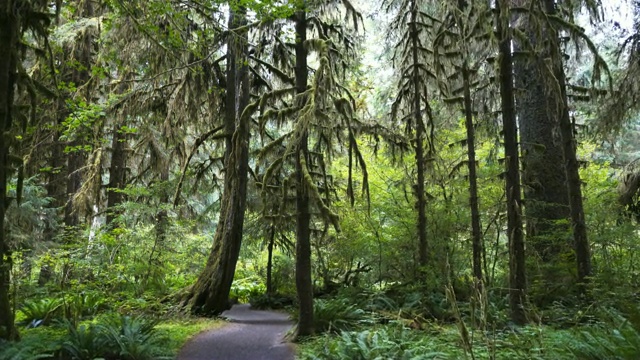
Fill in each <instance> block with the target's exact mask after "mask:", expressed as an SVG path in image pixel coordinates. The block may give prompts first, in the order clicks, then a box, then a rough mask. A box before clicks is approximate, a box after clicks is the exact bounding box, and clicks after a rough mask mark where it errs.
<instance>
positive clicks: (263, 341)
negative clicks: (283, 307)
mask: <svg viewBox="0 0 640 360" xmlns="http://www.w3.org/2000/svg"><path fill="white" fill-rule="evenodd" d="M222 316H223V317H225V318H227V319H229V320H230V321H231V322H232V323H231V324H229V325H227V326H225V327H223V328H221V329H215V330H210V331H205V332H203V333H201V334H199V335H196V336H195V337H194V338H193V339H191V340H190V341H189V342H187V344H186V345H185V346H184V347H183V348H182V350H180V353H179V354H178V358H177V359H178V360H218V359H219V360H293V358H294V351H293V347H292V346H291V345H290V344H287V343H284V342H283V337H284V335H285V334H286V333H287V331H289V329H291V327H292V326H293V322H292V321H291V320H289V316H288V315H287V314H282V313H277V312H273V311H259V310H251V309H250V308H249V305H244V304H243V305H234V306H233V307H232V308H231V310H228V311H225V312H224V313H222Z"/></svg>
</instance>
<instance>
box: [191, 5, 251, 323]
mask: <svg viewBox="0 0 640 360" xmlns="http://www.w3.org/2000/svg"><path fill="white" fill-rule="evenodd" d="M246 23H247V20H246V9H245V8H243V7H242V6H241V5H240V2H234V3H231V4H230V7H229V26H228V27H229V29H230V31H229V35H228V36H229V37H228V42H227V57H226V61H227V70H226V92H225V113H224V119H225V120H224V131H225V134H226V140H225V156H224V158H225V175H224V188H223V190H222V199H221V209H220V217H219V220H218V227H217V228H216V234H215V237H214V240H213V247H212V249H211V252H210V254H209V258H208V260H207V264H206V266H205V269H204V270H203V272H202V273H201V274H200V276H199V277H198V280H197V281H196V283H195V284H194V286H193V288H192V289H191V291H190V294H189V305H190V307H191V310H192V312H194V313H198V314H206V315H215V314H219V313H221V312H222V311H224V310H226V309H228V308H229V307H230V304H229V292H230V290H231V284H232V282H233V276H234V274H235V268H236V263H237V260H238V256H239V254H240V246H241V242H242V230H243V224H244V213H245V207H246V201H247V181H248V169H249V137H250V128H249V124H250V120H251V110H250V109H247V107H248V105H249V96H250V86H251V84H250V77H249V66H248V54H249V49H248V38H247V32H248V31H247V29H246V27H245V28H244V29H242V27H243V26H245V25H246ZM253 108H255V106H254V107H253Z"/></svg>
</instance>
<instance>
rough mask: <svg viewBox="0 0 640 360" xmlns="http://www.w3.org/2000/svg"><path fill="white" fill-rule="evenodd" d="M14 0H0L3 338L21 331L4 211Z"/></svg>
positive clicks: (0, 287) (13, 59) (15, 28)
mask: <svg viewBox="0 0 640 360" xmlns="http://www.w3.org/2000/svg"><path fill="white" fill-rule="evenodd" d="M14 6H15V5H12V1H6V0H0V49H5V50H4V51H5V54H4V55H3V56H0V137H1V138H0V339H4V340H16V339H17V338H18V332H17V330H16V327H15V325H14V319H13V311H12V309H11V300H10V299H11V297H10V289H11V266H12V262H11V249H10V248H9V244H8V243H7V239H6V238H5V226H4V222H5V214H6V210H7V208H8V207H9V201H10V200H9V199H8V198H7V184H8V182H9V177H10V175H9V171H10V167H11V163H10V158H9V149H10V148H9V146H10V144H9V141H10V135H9V134H10V130H11V125H12V121H13V119H12V109H13V98H14V90H15V83H16V78H17V74H16V66H17V53H16V51H17V50H16V44H18V40H19V39H18V29H19V28H20V26H19V24H18V18H16V15H15V14H14V11H16V9H14Z"/></svg>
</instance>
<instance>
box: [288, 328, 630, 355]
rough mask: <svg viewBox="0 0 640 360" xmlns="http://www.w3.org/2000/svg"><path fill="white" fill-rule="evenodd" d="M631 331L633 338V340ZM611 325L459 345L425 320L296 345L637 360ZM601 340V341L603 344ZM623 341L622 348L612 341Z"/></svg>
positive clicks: (317, 349) (531, 331)
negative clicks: (423, 324) (418, 325)
mask: <svg viewBox="0 0 640 360" xmlns="http://www.w3.org/2000/svg"><path fill="white" fill-rule="evenodd" d="M635 337H637V333H635V335H634V338H633V340H636V339H635ZM628 340H630V339H628V338H626V339H625V338H623V337H620V336H619V333H617V332H616V331H614V330H607V329H604V328H594V327H584V328H580V329H569V330H559V329H553V328H551V327H543V326H527V327H523V328H518V329H511V330H502V331H497V330H496V331H488V332H485V333H475V334H473V335H472V340H471V347H470V348H468V350H465V345H464V342H463V340H462V339H461V337H460V335H459V332H458V328H457V327H456V325H455V324H451V325H444V326H440V325H435V324H434V325H430V326H428V327H427V328H426V329H422V330H415V329H411V328H407V327H404V326H402V325H400V324H386V325H378V326H374V327H368V328H366V329H362V330H359V331H343V332H340V333H339V334H330V333H328V334H323V335H321V336H318V337H314V338H312V339H310V340H308V341H306V342H304V343H302V344H300V346H299V347H298V350H299V354H298V357H299V358H300V359H305V360H329V359H331V360H374V359H412V360H418V359H452V360H453V359H505V360H513V359H550V360H551V359H554V360H555V359H637V358H638V357H637V356H638V355H640V352H638V349H637V348H635V346H637V345H640V342H638V341H637V340H636V342H635V345H631V344H630V343H629V342H628ZM603 344H604V346H603ZM623 345H624V346H626V349H621V348H618V347H617V346H623Z"/></svg>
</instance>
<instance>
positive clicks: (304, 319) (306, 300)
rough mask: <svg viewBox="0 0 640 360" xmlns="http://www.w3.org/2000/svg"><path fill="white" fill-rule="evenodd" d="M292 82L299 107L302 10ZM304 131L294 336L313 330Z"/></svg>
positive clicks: (303, 67) (299, 157)
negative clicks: (296, 321) (296, 307)
mask: <svg viewBox="0 0 640 360" xmlns="http://www.w3.org/2000/svg"><path fill="white" fill-rule="evenodd" d="M295 31H296V44H295V54H296V63H295V83H296V93H297V95H298V96H299V98H298V101H299V102H300V105H299V107H300V108H302V106H303V105H302V104H303V103H304V99H303V98H300V97H303V96H304V95H303V93H305V92H306V91H307V81H308V77H309V70H308V67H307V49H306V48H305V44H304V42H305V41H306V40H307V14H306V12H305V11H304V10H300V11H297V12H296V14H295ZM308 140H309V139H308V133H307V131H306V130H305V131H304V134H302V135H301V138H300V143H299V145H298V147H297V149H296V159H295V163H296V164H295V166H296V290H297V293H298V302H299V316H298V328H297V331H298V333H297V336H309V335H313V333H314V325H313V321H314V320H313V282H312V278H311V230H310V224H311V211H310V194H309V189H308V188H307V185H306V182H305V180H304V167H305V166H307V164H308V163H309V160H310V159H309V148H308V147H309V145H308Z"/></svg>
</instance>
